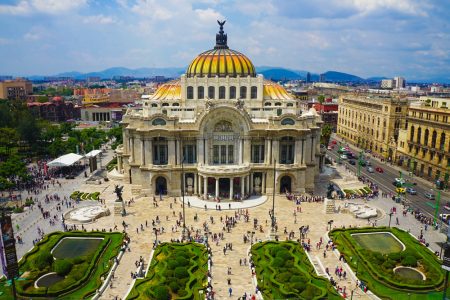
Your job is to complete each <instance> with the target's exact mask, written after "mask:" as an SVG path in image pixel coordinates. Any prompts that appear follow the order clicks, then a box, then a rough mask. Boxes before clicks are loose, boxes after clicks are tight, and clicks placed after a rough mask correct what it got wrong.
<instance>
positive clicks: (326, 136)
mask: <svg viewBox="0 0 450 300" xmlns="http://www.w3.org/2000/svg"><path fill="white" fill-rule="evenodd" d="M332 133H333V127H332V126H331V125H329V124H325V125H324V126H323V127H322V133H321V135H320V143H321V144H323V145H328V143H329V142H330V137H331V134H332Z"/></svg>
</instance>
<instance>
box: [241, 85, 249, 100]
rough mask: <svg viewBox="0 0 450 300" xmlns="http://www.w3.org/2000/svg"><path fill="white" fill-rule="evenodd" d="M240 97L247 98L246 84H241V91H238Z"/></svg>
mask: <svg viewBox="0 0 450 300" xmlns="http://www.w3.org/2000/svg"><path fill="white" fill-rule="evenodd" d="M239 97H240V98H241V99H246V98H247V87H246V86H241V91H240V96H239Z"/></svg>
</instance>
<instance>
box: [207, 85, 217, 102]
mask: <svg viewBox="0 0 450 300" xmlns="http://www.w3.org/2000/svg"><path fill="white" fill-rule="evenodd" d="M214 93H215V89H214V87H213V86H208V98H209V99H214V97H215V95H214Z"/></svg>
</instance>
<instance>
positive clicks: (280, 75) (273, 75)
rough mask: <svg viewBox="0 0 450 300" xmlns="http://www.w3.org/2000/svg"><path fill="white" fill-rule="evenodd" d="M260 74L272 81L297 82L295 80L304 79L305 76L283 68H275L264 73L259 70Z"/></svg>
mask: <svg viewBox="0 0 450 300" xmlns="http://www.w3.org/2000/svg"><path fill="white" fill-rule="evenodd" d="M257 71H258V73H260V74H262V75H264V78H267V79H272V80H275V81H276V80H295V79H303V78H304V76H301V75H300V74H298V73H296V72H294V71H291V70H288V69H283V68H273V69H266V70H263V71H259V70H258V68H257Z"/></svg>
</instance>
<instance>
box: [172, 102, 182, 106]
mask: <svg viewBox="0 0 450 300" xmlns="http://www.w3.org/2000/svg"><path fill="white" fill-rule="evenodd" d="M172 106H180V103H176V102H175V103H173V104H172Z"/></svg>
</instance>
